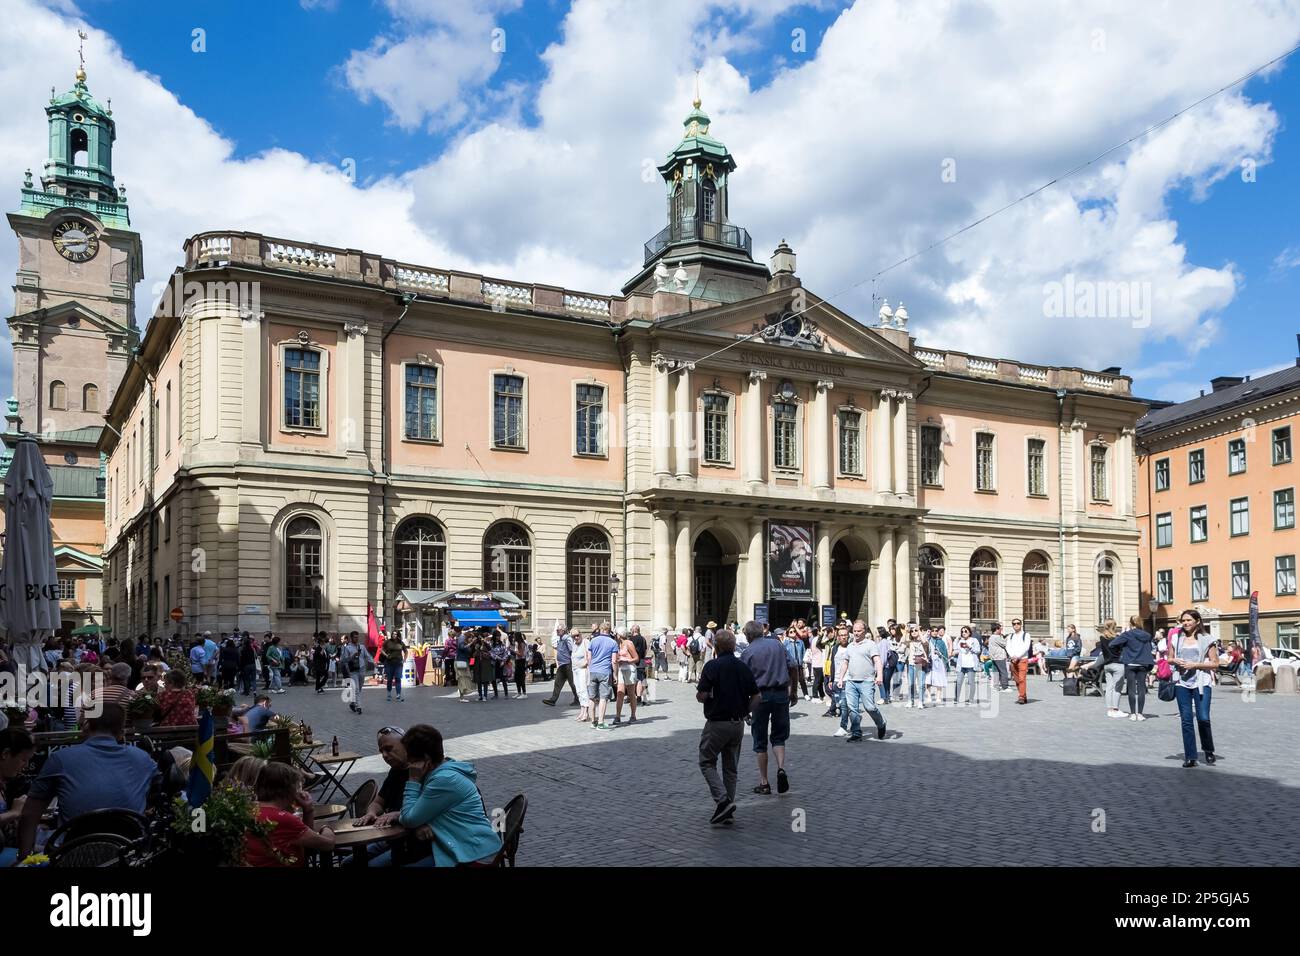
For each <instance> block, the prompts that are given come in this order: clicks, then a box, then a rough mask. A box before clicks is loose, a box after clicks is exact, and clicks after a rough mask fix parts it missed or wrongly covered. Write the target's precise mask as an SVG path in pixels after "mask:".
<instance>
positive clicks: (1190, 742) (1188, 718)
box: [1174, 686, 1214, 760]
mask: <svg viewBox="0 0 1300 956" xmlns="http://www.w3.org/2000/svg"><path fill="white" fill-rule="evenodd" d="M1174 693H1176V694H1177V695H1178V717H1179V720H1181V721H1182V725H1183V759H1184V760H1195V759H1196V732H1197V730H1199V731H1200V733H1201V749H1202V750H1204V751H1205V752H1206V753H1207V754H1212V753H1214V738H1213V737H1212V736H1211V735H1210V688H1209V687H1201V688H1199V689H1197V690H1191V689H1189V688H1187V687H1180V686H1175V687H1174ZM1193 717H1195V719H1196V727H1193V726H1192V719H1193Z"/></svg>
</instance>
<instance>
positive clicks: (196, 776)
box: [186, 707, 216, 807]
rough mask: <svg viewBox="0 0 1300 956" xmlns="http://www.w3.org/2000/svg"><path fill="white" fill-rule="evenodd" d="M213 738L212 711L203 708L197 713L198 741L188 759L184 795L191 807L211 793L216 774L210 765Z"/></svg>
mask: <svg viewBox="0 0 1300 956" xmlns="http://www.w3.org/2000/svg"><path fill="white" fill-rule="evenodd" d="M213 736H214V730H213V721H212V711H210V710H208V709H207V708H206V707H205V708H204V709H203V710H201V711H199V740H198V744H197V746H195V748H194V756H192V757H191V758H190V785H189V788H188V789H187V790H186V794H187V796H188V797H189V801H190V806H192V807H197V806H200V805H201V804H202V803H203V801H205V800H207V799H208V794H210V793H211V792H212V778H213V777H214V776H215V774H216V768H215V767H214V766H213V765H212V740H213Z"/></svg>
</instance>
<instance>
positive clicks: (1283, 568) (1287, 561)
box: [1273, 554, 1295, 597]
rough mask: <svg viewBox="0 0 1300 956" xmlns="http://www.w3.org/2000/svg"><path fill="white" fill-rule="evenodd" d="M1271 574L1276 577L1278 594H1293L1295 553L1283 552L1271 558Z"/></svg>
mask: <svg viewBox="0 0 1300 956" xmlns="http://www.w3.org/2000/svg"><path fill="white" fill-rule="evenodd" d="M1273 574H1274V577H1276V579H1277V582H1276V583H1277V593H1278V596H1279V597H1280V596H1282V595H1284V594H1295V555H1294V554H1284V555H1282V556H1281V557H1280V558H1274V559H1273Z"/></svg>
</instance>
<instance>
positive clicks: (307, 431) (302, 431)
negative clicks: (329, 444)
mask: <svg viewBox="0 0 1300 956" xmlns="http://www.w3.org/2000/svg"><path fill="white" fill-rule="evenodd" d="M280 434H281V435H289V436H291V437H293V438H325V437H327V436H328V435H329V432H327V431H325V429H323V428H281V429H280Z"/></svg>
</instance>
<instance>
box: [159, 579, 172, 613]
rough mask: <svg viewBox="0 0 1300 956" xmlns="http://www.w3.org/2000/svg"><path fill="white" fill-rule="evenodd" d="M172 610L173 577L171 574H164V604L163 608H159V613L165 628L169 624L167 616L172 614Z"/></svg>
mask: <svg viewBox="0 0 1300 956" xmlns="http://www.w3.org/2000/svg"><path fill="white" fill-rule="evenodd" d="M171 609H172V576H171V575H170V574H164V575H163V602H162V607H160V608H158V613H159V615H160V616H161V617H162V624H163V625H164V626H165V625H166V624H167V616H168V615H169V614H170V613H171Z"/></svg>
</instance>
